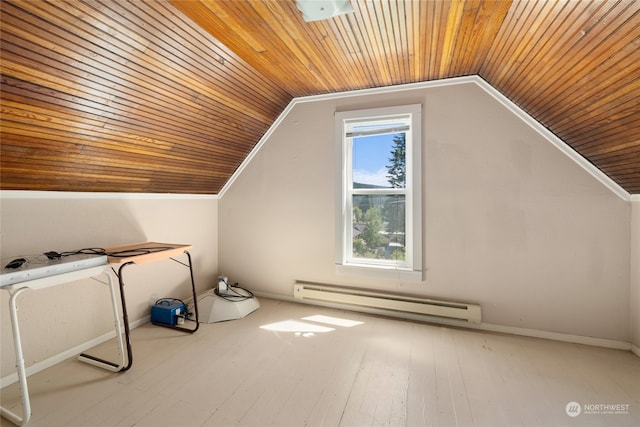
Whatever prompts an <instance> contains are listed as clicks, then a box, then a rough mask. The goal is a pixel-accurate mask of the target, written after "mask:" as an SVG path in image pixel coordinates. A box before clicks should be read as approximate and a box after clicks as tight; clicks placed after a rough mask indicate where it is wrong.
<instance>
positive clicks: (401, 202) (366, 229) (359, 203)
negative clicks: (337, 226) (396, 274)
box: [352, 194, 406, 261]
mask: <svg viewBox="0 0 640 427" xmlns="http://www.w3.org/2000/svg"><path fill="white" fill-rule="evenodd" d="M352 230H353V231H352V232H353V235H352V241H353V247H352V253H353V257H355V258H370V259H385V260H401V261H404V260H405V257H406V247H405V196H404V195H388V194H384V195H377V194H376V195H372V194H367V195H362V194H361V195H354V196H353V227H352Z"/></svg>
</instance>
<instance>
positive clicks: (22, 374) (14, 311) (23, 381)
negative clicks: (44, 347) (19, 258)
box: [0, 288, 31, 426]
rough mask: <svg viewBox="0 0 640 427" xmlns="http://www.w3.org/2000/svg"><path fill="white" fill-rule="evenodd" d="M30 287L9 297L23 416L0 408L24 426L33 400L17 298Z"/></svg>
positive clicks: (28, 417)
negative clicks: (31, 399)
mask: <svg viewBox="0 0 640 427" xmlns="http://www.w3.org/2000/svg"><path fill="white" fill-rule="evenodd" d="M27 289H28V288H20V289H18V290H16V291H15V292H12V293H11V297H10V298H9V313H10V315H11V331H12V333H13V344H14V347H15V352H16V368H17V370H18V380H19V382H20V394H21V396H22V413H23V415H22V417H20V416H19V415H17V414H15V413H14V412H11V411H9V410H8V409H6V408H0V414H1V415H2V416H3V417H5V418H6V419H8V420H10V421H11V422H12V423H14V424H17V425H19V426H24V425H26V424H27V423H28V422H29V419H31V401H30V400H29V388H28V387H27V373H26V370H25V367H24V357H23V355H22V342H21V340H20V325H19V324H18V306H17V304H16V298H18V295H20V294H21V293H22V291H25V290H27Z"/></svg>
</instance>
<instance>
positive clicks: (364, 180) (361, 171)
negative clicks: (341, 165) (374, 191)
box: [351, 132, 406, 188]
mask: <svg viewBox="0 0 640 427" xmlns="http://www.w3.org/2000/svg"><path fill="white" fill-rule="evenodd" d="M405 141H406V137H405V133H404V132H403V133H397V134H386V135H374V136H364V137H357V138H353V142H352V144H353V146H352V151H351V153H352V165H351V167H352V176H353V182H352V184H353V188H405V186H406V176H405V173H406V159H405V157H406V153H405Z"/></svg>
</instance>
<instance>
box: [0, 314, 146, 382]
mask: <svg viewBox="0 0 640 427" xmlns="http://www.w3.org/2000/svg"><path fill="white" fill-rule="evenodd" d="M149 320H150V318H149V317H148V316H147V317H143V318H142V319H138V320H136V321H134V322H131V323H129V328H130V329H135V328H137V327H138V326H141V325H144V324H145V323H149ZM123 333H124V329H123ZM115 336H116V332H115V331H110V332H107V333H106V334H103V335H100V336H99V337H96V338H94V339H92V340H89V341H87V342H84V343H82V344H80V345H77V346H75V347H73V348H70V349H68V350H65V351H63V352H62V353H58V354H56V355H54V356H52V357H49V358H47V359H45V360H42V361H40V362H37V363H34V364H33V365H31V366H28V367H27V368H26V372H27V378H28V377H30V376H31V375H33V374H35V373H37V372H40V371H43V370H45V369H47V368H50V367H51V366H53V365H56V364H58V363H60V362H62V361H64V360H66V359H69V358H70V357H74V356H77V355H78V354H80V353H82V352H84V351H86V350H89V349H91V348H93V347H95V346H97V345H99V344H102V343H103V342H105V341H109V340H110V339H112V338H115ZM27 351H29V350H28V349H27ZM15 382H18V373H17V372H14V373H12V374H9V375H7V376H6V377H3V378H0V389H2V388H5V387H7V386H9V385H11V384H13V383H15Z"/></svg>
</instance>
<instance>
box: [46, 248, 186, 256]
mask: <svg viewBox="0 0 640 427" xmlns="http://www.w3.org/2000/svg"><path fill="white" fill-rule="evenodd" d="M169 249H174V248H173V247H172V246H150V247H147V248H135V249H123V250H121V251H114V252H107V250H106V249H104V248H83V249H77V250H75V251H67V252H56V251H48V252H45V253H44V254H43V255H45V256H46V257H47V258H49V259H59V258H63V257H66V256H70V255H80V254H83V255H106V256H109V257H113V258H128V257H131V256H138V255H147V254H152V253H155V252H162V251H166V250H169Z"/></svg>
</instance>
